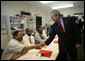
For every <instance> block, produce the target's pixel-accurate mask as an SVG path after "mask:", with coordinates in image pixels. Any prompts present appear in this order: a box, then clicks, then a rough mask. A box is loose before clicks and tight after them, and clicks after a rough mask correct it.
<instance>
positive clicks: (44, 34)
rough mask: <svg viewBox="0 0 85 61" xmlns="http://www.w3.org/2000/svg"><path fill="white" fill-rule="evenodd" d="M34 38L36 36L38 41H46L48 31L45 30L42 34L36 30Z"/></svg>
mask: <svg viewBox="0 0 85 61" xmlns="http://www.w3.org/2000/svg"><path fill="white" fill-rule="evenodd" d="M34 38H35V40H36V41H38V42H45V41H46V40H47V38H48V37H47V35H46V33H45V32H44V31H43V33H42V34H40V33H39V32H36V33H35V34H34Z"/></svg>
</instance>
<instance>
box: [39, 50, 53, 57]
mask: <svg viewBox="0 0 85 61" xmlns="http://www.w3.org/2000/svg"><path fill="white" fill-rule="evenodd" d="M39 53H41V55H42V54H43V56H44V57H50V56H51V54H52V51H48V50H40V51H39Z"/></svg>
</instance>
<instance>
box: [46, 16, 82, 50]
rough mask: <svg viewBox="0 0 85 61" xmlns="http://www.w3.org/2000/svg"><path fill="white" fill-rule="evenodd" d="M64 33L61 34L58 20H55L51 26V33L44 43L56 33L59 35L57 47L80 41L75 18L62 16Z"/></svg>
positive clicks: (60, 47)
mask: <svg viewBox="0 0 85 61" xmlns="http://www.w3.org/2000/svg"><path fill="white" fill-rule="evenodd" d="M63 22H64V28H65V35H64V34H62V32H61V30H60V28H59V26H58V22H55V23H54V24H53V25H52V26H51V30H52V33H51V35H50V37H49V38H48V39H47V40H46V42H45V43H46V45H49V44H50V43H51V41H52V40H53V39H54V37H55V35H56V34H57V35H58V37H59V40H58V41H59V49H64V48H66V47H67V46H73V47H74V46H75V44H76V43H79V44H80V43H81V35H80V34H81V33H80V29H79V28H78V26H77V25H76V23H75V19H74V18H73V17H69V18H63Z"/></svg>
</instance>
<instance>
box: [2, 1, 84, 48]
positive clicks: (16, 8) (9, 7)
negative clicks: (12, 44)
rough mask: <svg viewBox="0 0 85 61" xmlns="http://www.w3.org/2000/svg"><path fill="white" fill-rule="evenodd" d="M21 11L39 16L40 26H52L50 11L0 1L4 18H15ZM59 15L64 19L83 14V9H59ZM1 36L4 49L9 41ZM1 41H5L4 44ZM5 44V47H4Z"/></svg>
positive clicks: (5, 36)
mask: <svg viewBox="0 0 85 61" xmlns="http://www.w3.org/2000/svg"><path fill="white" fill-rule="evenodd" d="M22 10H25V11H26V12H31V13H33V14H39V15H40V16H41V17H42V25H45V24H46V23H48V24H53V22H52V21H51V18H50V12H51V10H47V11H45V10H43V9H42V8H40V7H39V6H33V5H27V4H23V3H20V2H19V1H1V15H4V16H15V15H16V14H19V13H20V12H21V11H22ZM59 11H60V12H61V14H63V16H64V17H66V16H67V15H71V16H73V14H74V13H82V12H83V13H84V7H76V8H67V9H61V10H59ZM1 36H2V39H1V40H2V42H1V46H2V48H5V46H6V44H7V41H8V40H9V39H8V38H7V34H6V35H1ZM3 40H7V41H6V42H5V41H3ZM4 43H5V45H4Z"/></svg>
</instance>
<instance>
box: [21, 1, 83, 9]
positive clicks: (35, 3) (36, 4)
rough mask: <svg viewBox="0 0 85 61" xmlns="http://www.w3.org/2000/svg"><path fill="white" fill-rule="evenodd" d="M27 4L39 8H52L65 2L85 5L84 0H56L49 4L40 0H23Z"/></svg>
mask: <svg viewBox="0 0 85 61" xmlns="http://www.w3.org/2000/svg"><path fill="white" fill-rule="evenodd" d="M22 2H23V3H25V4H28V5H32V6H35V7H38V8H42V9H46V10H51V6H52V5H55V4H63V3H73V5H74V8H75V7H84V1H55V2H52V3H48V4H42V3H40V2H39V1H22Z"/></svg>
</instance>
